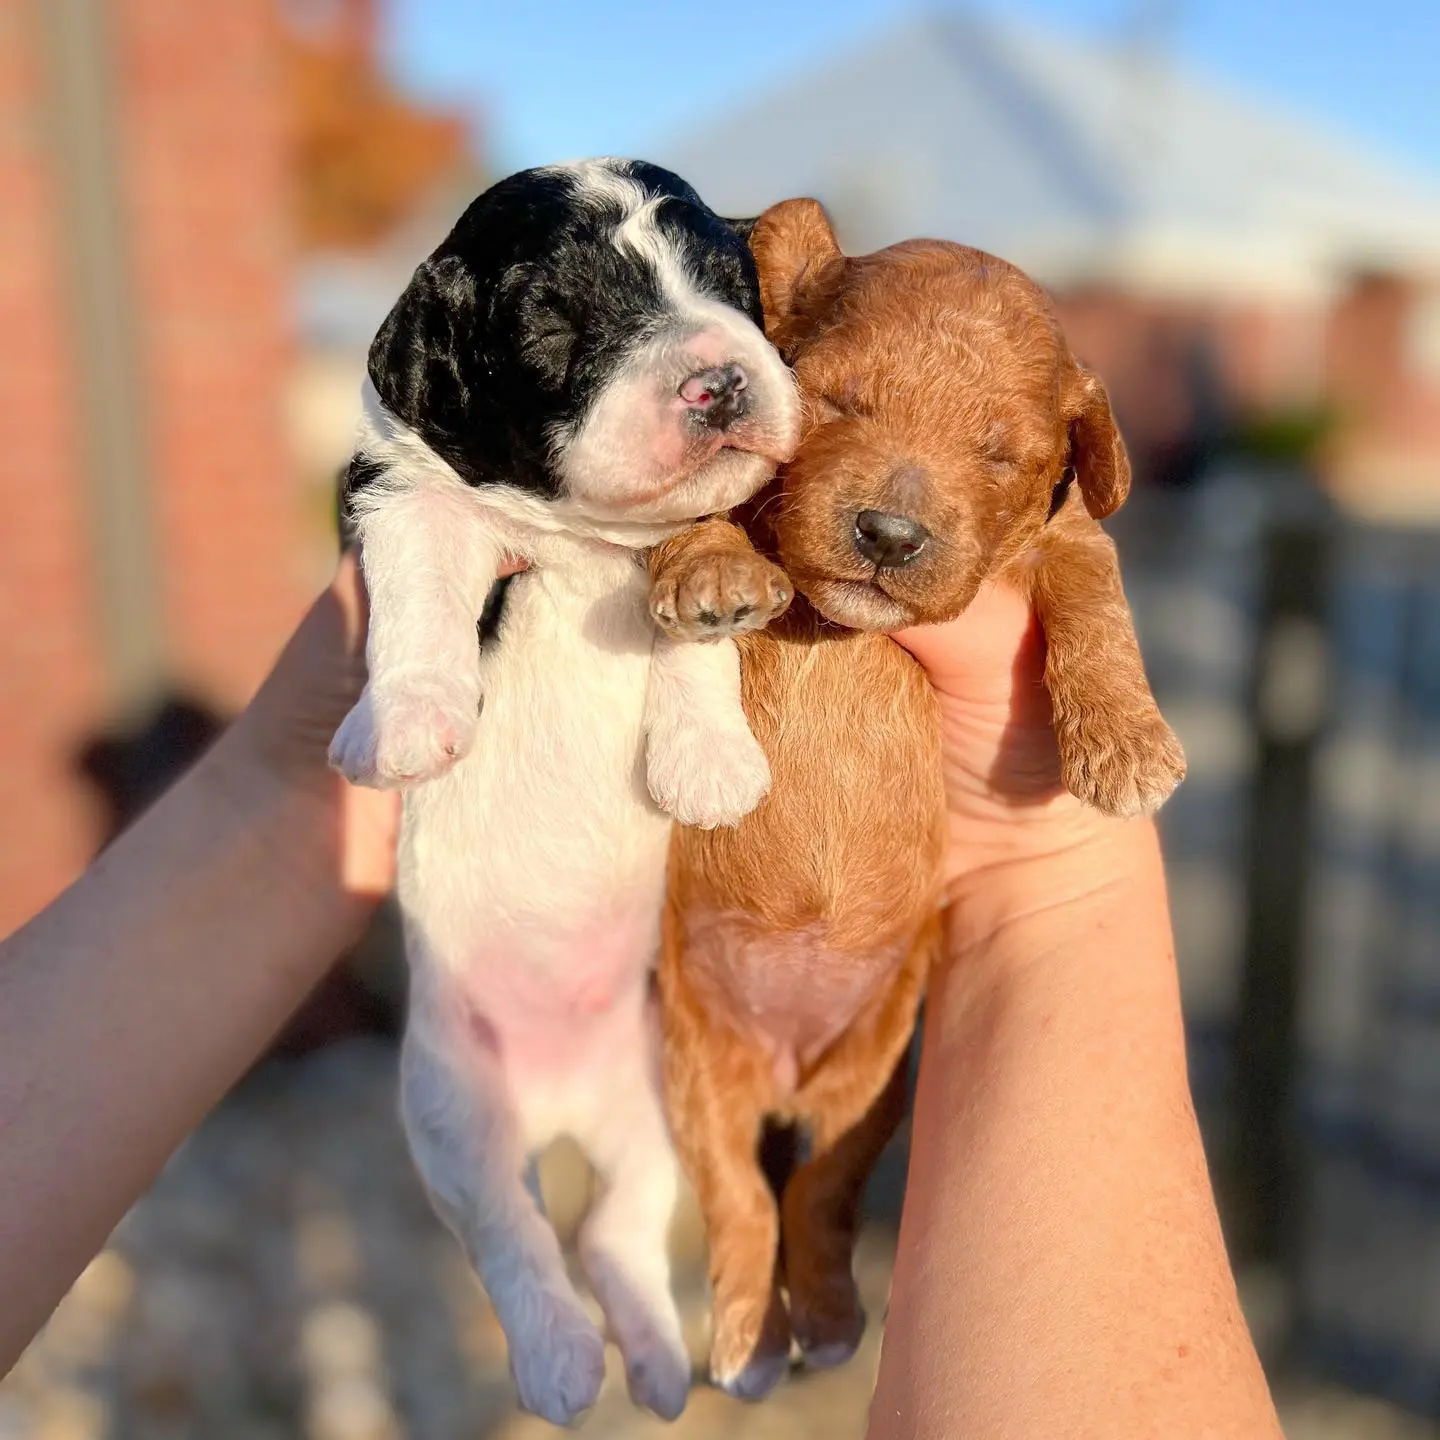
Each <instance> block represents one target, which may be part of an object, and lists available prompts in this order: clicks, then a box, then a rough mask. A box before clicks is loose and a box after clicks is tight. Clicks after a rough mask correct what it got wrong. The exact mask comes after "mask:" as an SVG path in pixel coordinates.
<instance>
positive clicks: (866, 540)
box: [855, 510, 930, 570]
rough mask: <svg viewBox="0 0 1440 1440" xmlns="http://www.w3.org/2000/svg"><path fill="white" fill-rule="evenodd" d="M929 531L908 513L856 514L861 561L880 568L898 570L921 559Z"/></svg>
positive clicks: (856, 537) (862, 512) (867, 512)
mask: <svg viewBox="0 0 1440 1440" xmlns="http://www.w3.org/2000/svg"><path fill="white" fill-rule="evenodd" d="M929 541H930V532H929V531H928V530H927V529H926V528H925V527H924V526H923V525H922V524H921V523H920V522H919V521H918V520H912V519H911V518H910V517H909V516H908V515H891V514H890V513H889V512H888V511H886V510H862V511H861V512H860V513H859V514H858V515H857V516H856V517H855V549H856V551H857V553H858V554H859V555H860V558H861V559H862V560H865V561H866V562H868V563H869V564H871V565H874V566H876V567H878V568H879V569H881V570H899V569H901V568H902V567H904V566H906V565H909V564H910V563H911V562H912V561H913V560H916V559H918V558H919V555H920V552H921V551H922V550H924V548H925V546H926V545H927V544H928V543H929Z"/></svg>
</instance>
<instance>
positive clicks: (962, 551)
mask: <svg viewBox="0 0 1440 1440" xmlns="http://www.w3.org/2000/svg"><path fill="white" fill-rule="evenodd" d="M751 246H752V249H753V251H754V254H755V258H756V261H757V262H758V265H759V270H760V278H761V289H762V296H763V300H764V306H765V316H766V328H767V334H768V336H769V338H770V339H771V340H772V341H773V342H774V343H775V344H776V345H777V346H778V347H779V349H780V351H781V353H782V354H783V355H784V356H785V357H786V359H787V360H788V361H789V362H790V363H791V364H792V365H793V366H794V368H795V373H796V375H797V377H798V379H799V381H800V386H801V390H802V392H803V395H804V401H805V410H806V422H805V428H804V433H803V438H802V440H801V444H800V448H799V452H798V453H797V455H796V457H795V459H794V460H793V461H792V462H791V463H790V464H789V465H788V466H786V467H785V468H784V469H783V470H782V472H781V473H780V475H779V477H778V478H777V480H776V482H775V484H774V485H773V486H772V487H771V488H770V489H769V490H768V491H766V492H763V493H762V494H761V496H760V497H758V498H757V500H756V501H754V502H752V504H751V505H750V507H749V508H748V509H747V510H746V511H744V512H742V513H741V514H739V515H738V516H737V518H738V519H739V520H740V521H741V523H742V524H743V525H744V527H745V529H744V531H741V530H739V529H737V528H736V527H735V526H733V525H729V524H726V523H724V522H720V521H716V522H712V523H711V524H709V525H706V526H702V527H700V528H699V529H698V530H695V531H691V532H689V533H687V535H685V536H683V537H680V538H679V539H677V540H674V541H672V542H670V544H669V545H667V546H665V547H663V548H662V549H661V550H660V551H658V552H657V553H656V554H655V556H654V557H653V559H652V576H653V577H654V590H653V592H652V610H653V612H654V614H655V616H656V619H657V621H658V622H659V623H660V624H661V625H662V626H663V627H664V628H666V629H668V630H670V631H671V632H672V633H674V634H677V635H681V636H688V637H691V638H694V637H697V636H704V635H705V634H707V633H709V631H708V629H707V621H713V616H714V615H715V614H717V613H719V612H720V611H722V610H724V609H726V608H733V607H727V606H726V604H725V603H724V600H725V597H723V596H718V595H717V594H716V590H717V586H718V585H719V583H720V581H719V577H720V576H721V575H722V573H724V569H723V567H722V566H721V565H720V564H718V563H717V562H718V561H719V560H720V558H721V557H726V558H727V559H728V560H730V561H738V560H739V557H740V556H741V555H742V554H744V553H745V552H746V551H748V550H749V548H750V543H751V542H752V541H753V543H754V546H755V548H756V549H757V550H758V551H760V552H761V556H768V557H771V558H772V559H773V560H774V561H777V562H778V563H779V564H780V565H782V566H783V567H784V569H785V570H786V571H787V572H788V574H789V577H790V579H791V580H792V581H793V583H794V586H795V588H796V591H797V596H796V600H795V603H794V604H793V606H792V607H791V608H790V610H789V612H788V613H787V614H786V615H785V616H784V617H783V618H781V619H779V620H777V621H776V622H774V623H773V624H772V625H771V626H770V628H769V629H768V630H765V631H761V632H757V633H754V634H749V635H746V636H744V637H743V638H742V639H741V641H740V644H741V650H742V670H743V687H744V703H745V709H746V712H747V714H748V716H749V719H750V723H751V726H752V728H753V729H754V732H755V735H756V737H757V739H758V740H759V741H760V743H761V745H762V746H763V747H764V748H765V751H766V753H767V755H768V757H769V761H770V767H771V773H772V777H773V780H772V786H771V790H770V793H769V795H768V797H767V798H766V799H765V800H764V801H763V802H762V803H761V805H760V806H759V808H758V809H756V810H755V811H754V812H752V813H751V814H750V815H749V816H748V817H747V818H746V819H744V820H742V821H741V822H740V824H739V825H738V826H736V827H734V828H733V829H719V830H711V831H703V830H685V831H680V832H677V836H676V840H675V843H674V849H673V852H672V876H671V886H670V894H669V912H668V915H667V920H666V935H665V945H664V950H663V954H662V958H661V964H660V991H661V999H662V1014H663V1019H664V1026H665V1031H666V1045H665V1055H666V1086H667V1103H668V1106H669V1110H670V1116H671V1121H672V1128H673V1131H674V1134H675V1138H676V1142H677V1145H678V1147H679V1150H680V1153H681V1157H682V1159H683V1161H684V1163H685V1165H686V1168H687V1170H688V1171H689V1174H690V1177H691V1180H692V1182H693V1183H694V1185H695V1188H696V1190H697V1193H698V1196H699V1200H700V1204H701V1207H702V1209H703V1211H704V1215H705V1220H706V1225H707V1230H708V1235H709V1243H710V1271H711V1279H712V1283H713V1288H714V1339H713V1345H712V1351H711V1373H712V1376H713V1378H714V1379H715V1381H716V1382H717V1383H718V1384H720V1385H722V1386H724V1387H725V1388H726V1389H727V1390H729V1391H731V1392H732V1393H735V1394H738V1395H743V1396H746V1397H750V1398H754V1397H758V1396H759V1395H762V1394H764V1393H765V1392H766V1391H767V1390H768V1389H769V1388H770V1387H771V1386H772V1385H774V1383H775V1382H776V1380H778V1379H779V1377H780V1376H781V1374H782V1373H783V1372H784V1369H785V1367H786V1365H787V1359H788V1354H789V1349H790V1340H791V1336H792V1334H793V1336H794V1337H795V1339H796V1340H798V1342H799V1345H800V1348H801V1350H802V1352H803V1354H804V1355H805V1357H806V1359H807V1361H808V1362H809V1363H811V1364H814V1365H817V1366H826V1365H833V1364H836V1363H838V1362H840V1361H842V1360H844V1359H845V1358H847V1357H848V1356H849V1355H850V1354H851V1353H852V1352H853V1351H854V1349H855V1347H856V1345H857V1344H858V1342H859V1339H860V1336H861V1334H862V1332H863V1329H864V1316H863V1314H862V1312H861V1310H860V1307H859V1303H858V1300H857V1296H856V1291H855V1286H854V1282H853V1279H852V1275H851V1259H852V1248H853V1242H854V1236H855V1226H856V1219H857V1211H858V1206H859V1202H860V1198H861V1195H862V1192H863V1189H864V1185H865V1181H866V1179H867V1178H868V1176H869V1174H870V1172H871V1169H872V1168H873V1166H874V1163H875V1161H876V1159H877V1158H878V1155H879V1153H880V1151H881V1149H882V1148H883V1147H884V1145H885V1143H886V1141H887V1140H888V1139H889V1138H890V1136H891V1135H892V1134H893V1133H894V1130H895V1128H896V1126H897V1124H898V1123H899V1121H900V1119H901V1117H902V1115H903V1110H904V1104H905V1075H904V1066H903V1060H904V1056H905V1053H906V1049H907V1045H908V1042H909V1039H910V1036H911V1033H912V1031H913V1028H914V1024H915V1016H916V1008H917V1005H918V1003H919V999H920V995H921V991H922V988H923V985H924V981H925V975H926V971H927V967H928V965H929V963H930V958H931V955H932V952H933V949H934V946H935V942H936V938H937V934H938V929H939V922H938V907H939V903H940V895H939V873H940V859H941V846H942V835H943V797H942V794H941V782H940V754H939V731H938V717H937V711H936V706H935V701H934V698H933V696H932V694H931V691H930V688H929V686H928V684H927V682H926V679H925V676H924V674H923V672H922V671H921V670H920V668H919V667H918V666H917V665H916V663H915V662H914V661H913V660H912V659H911V658H910V656H909V655H908V654H907V653H906V652H905V651H904V650H902V649H901V648H900V647H899V646H897V645H896V644H895V643H894V642H893V641H892V640H890V639H889V638H888V636H887V635H886V634H885V633H884V632H885V631H887V630H892V629H895V628H898V627H900V626H904V625H912V624H916V623H927V622H933V621H940V620H944V619H948V618H950V617H953V616H955V615H957V614H959V613H960V612H961V611H962V610H964V609H965V607H966V606H967V605H968V604H969V602H970V600H971V599H972V598H973V597H974V595H975V593H976V591H977V589H978V588H979V587H980V585H981V584H982V582H984V581H986V580H987V579H991V578H1001V579H1003V580H1005V581H1008V582H1009V583H1011V584H1014V585H1016V586H1019V587H1021V588H1023V589H1024V590H1025V591H1027V592H1028V593H1029V595H1030V596H1031V597H1032V598H1033V601H1034V604H1035V608H1036V611H1037V613H1038V615H1039V617H1040V620H1041V623H1042V624H1043V626H1044V629H1045V635H1046V641H1047V659H1046V672H1045V678H1046V684H1047V686H1048V688H1049V692H1050V697H1051V701H1052V706H1053V710H1054V718H1055V728H1056V733H1057V736H1058V739H1059V745H1060V754H1061V762H1062V770H1063V775H1064V779H1065V783H1066V784H1067V785H1068V786H1069V788H1070V789H1071V790H1072V791H1073V792H1074V793H1075V794H1076V795H1078V796H1080V797H1081V798H1082V799H1084V800H1087V801H1089V802H1090V803H1091V804H1093V805H1095V806H1097V807H1099V808H1100V809H1101V810H1103V811H1105V812H1107V813H1109V814H1114V815H1133V814H1138V813H1141V812H1145V811H1149V810H1153V809H1155V808H1156V807H1157V806H1159V805H1160V803H1161V802H1162V801H1163V800H1164V799H1165V797H1166V796H1167V795H1169V793H1170V791H1171V790H1172V789H1173V788H1174V786H1175V785H1176V784H1177V783H1178V781H1179V780H1180V778H1181V776H1182V775H1183V773H1184V760H1183V757H1182V755H1181V752H1180V747H1179V745H1178V744H1177V742H1176V740H1175V737H1174V735H1173V734H1172V733H1171V731H1170V729H1169V727H1168V726H1167V725H1166V724H1165V721H1164V720H1163V719H1162V718H1161V716H1160V712H1159V710H1158V709H1157V708H1156V705H1155V701H1154V699H1153V697H1152V695H1151V693H1150V688H1149V685H1148V684H1147V682H1146V678H1145V672H1144V668H1143V666H1142V663H1141V659H1140V653H1139V649H1138V647H1137V645H1136V641H1135V633H1134V629H1133V626H1132V623H1131V619H1130V613H1129V609H1128V607H1127V605H1126V602H1125V597H1124V593H1123V591H1122V588H1121V583H1120V572H1119V569H1118V566H1117V563H1116V557H1115V550H1114V547H1113V546H1112V544H1111V542H1110V540H1109V539H1108V538H1107V537H1106V535H1105V534H1104V532H1103V531H1102V530H1101V528H1100V525H1099V523H1098V521H1099V519H1100V518H1101V517H1102V516H1105V515H1108V514H1109V513H1110V512H1111V511H1112V510H1114V509H1115V508H1116V507H1117V506H1118V505H1119V504H1120V503H1121V502H1122V501H1123V500H1124V498H1125V495H1126V491H1127V489H1128V487H1129V480H1130V469H1129V463H1128V461H1127V458H1126V455H1125V449H1124V445H1123V444H1122V442H1121V439H1120V435H1119V432H1118V431H1117V429H1116V426H1115V421H1114V419H1113V417H1112V415H1111V411H1110V404H1109V401H1108V399H1107V397H1106V393H1105V387H1104V386H1103V385H1102V384H1101V382H1100V380H1099V379H1098V378H1097V377H1096V376H1094V375H1093V374H1091V373H1090V372H1088V371H1087V370H1085V369H1084V368H1083V367H1082V366H1081V365H1079V364H1078V363H1077V362H1076V361H1075V359H1074V358H1073V357H1072V355H1071V354H1070V351H1069V349H1068V348H1067V346H1066V343H1065V339H1064V337H1063V335H1062V334H1061V331H1060V327H1059V325H1058V323H1057V321H1056V318H1055V315H1054V312H1053V310H1052V308H1051V305H1050V303H1049V301H1048V300H1047V298H1046V297H1045V295H1044V293H1043V292H1042V291H1041V290H1040V288H1039V287H1038V286H1036V285H1035V284H1034V283H1033V282H1032V281H1030V280H1029V279H1028V278H1027V277H1026V276H1025V275H1023V274H1022V273H1021V272H1020V271H1018V270H1017V269H1015V268H1014V267H1013V266H1011V265H1008V264H1006V263H1005V262H1004V261H1002V260H997V259H995V258H994V257H993V256H989V255H985V254H982V253H981V252H979V251H976V250H971V249H967V248H965V247H963V246H960V245H953V244H946V243H941V242H937V241H913V242H909V243H906V244H902V245H896V246H893V247H891V248H890V249H888V250H883V251H880V252H879V253H877V254H874V255H867V256H863V257H858V258H847V257H844V256H842V255H841V253H840V251H839V248H838V247H837V245H836V242H835V238H834V235H833V233H832V231H831V228H830V225H829V222H828V221H827V219H826V216H825V213H824V211H823V210H822V209H821V207H820V206H819V205H817V204H816V203H815V202H814V201H809V200H794V201H787V202H785V203H784V204H781V205H778V206H775V207H774V208H773V209H771V210H769V211H767V212H766V214H765V215H764V216H762V217H761V219H760V220H759V221H758V222H757V224H756V227H755V230H754V233H753V235H752V237H751ZM747 534H748V539H747ZM756 564H757V567H759V569H758V572H757V578H756V580H755V581H754V583H753V586H752V588H754V589H756V591H757V593H763V588H764V586H763V582H762V579H761V578H759V575H760V574H762V573H763V572H764V571H767V570H768V563H767V562H766V561H764V560H763V559H760V558H759V557H757V561H756ZM730 573H731V574H743V573H744V566H743V565H741V566H740V567H739V569H738V570H731V571H730ZM771 1119H778V1120H781V1121H790V1122H794V1123H796V1124H797V1126H798V1127H799V1129H800V1131H801V1133H802V1134H803V1136H804V1138H805V1145H804V1147H803V1149H802V1156H801V1160H800V1163H799V1164H798V1165H796V1166H795V1167H794V1169H793V1171H792V1173H791V1175H790V1177H789V1179H788V1183H786V1184H785V1186H784V1189H783V1194H782V1198H781V1199H780V1201H779V1203H778V1204H777V1202H776V1200H775V1198H774V1195H773V1193H772V1190H771V1188H770V1186H769V1184H768V1183H767V1181H766V1178H765V1175H764V1173H763V1172H762V1169H761V1166H760V1163H759V1161H758V1159H757V1145H758V1142H759V1139H760V1136H761V1132H762V1128H763V1126H764V1124H765V1122H766V1121H767V1120H771ZM782 1239H783V1244H782ZM787 1297H788V1310H787V1305H786V1303H785V1302H786V1298H787Z"/></svg>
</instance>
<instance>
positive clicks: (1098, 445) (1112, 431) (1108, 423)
mask: <svg viewBox="0 0 1440 1440" xmlns="http://www.w3.org/2000/svg"><path fill="white" fill-rule="evenodd" d="M1075 377H1076V378H1075V387H1074V390H1073V392H1072V399H1071V407H1070V416H1071V418H1070V464H1071V465H1072V466H1073V467H1074V469H1075V478H1076V479H1077V480H1078V481H1079V482H1080V494H1081V495H1082V496H1083V497H1084V500H1085V508H1086V509H1087V510H1088V511H1089V512H1090V513H1091V515H1093V516H1094V517H1095V519H1097V520H1103V519H1104V518H1105V517H1106V516H1107V515H1109V514H1111V513H1112V512H1114V511H1116V510H1118V509H1119V508H1120V507H1121V506H1122V505H1123V504H1124V503H1125V497H1126V496H1127V495H1128V494H1129V493H1130V457H1129V456H1128V455H1127V454H1126V453H1125V442H1124V440H1122V439H1121V438H1120V428H1119V426H1117V425H1116V423H1115V416H1114V414H1113V413H1112V412H1111V410H1110V397H1109V395H1108V394H1106V391H1105V385H1104V382H1103V381H1101V379H1100V377H1099V376H1098V375H1095V374H1093V373H1092V372H1091V371H1089V370H1086V369H1083V368H1082V367H1081V366H1079V365H1077V366H1076V367H1075Z"/></svg>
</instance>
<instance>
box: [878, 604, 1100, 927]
mask: <svg viewBox="0 0 1440 1440" xmlns="http://www.w3.org/2000/svg"><path fill="white" fill-rule="evenodd" d="M894 638H895V639H896V640H897V641H899V643H900V644H902V645H903V646H905V648H906V649H907V650H909V651H910V653H911V654H912V655H914V656H915V658H916V659H917V660H918V661H919V662H920V663H921V664H922V665H923V666H924V667H925V669H926V672H927V673H928V675H929V677H930V683H931V685H932V686H933V687H934V689H935V692H936V696H937V698H938V700H939V702H940V716H941V742H942V764H943V766H944V778H945V800H946V806H947V809H948V812H949V840H948V846H947V854H946V869H945V886H946V894H947V896H948V897H949V898H950V899H951V900H952V901H953V900H955V899H957V898H961V897H962V896H963V895H968V894H970V893H971V892H972V891H973V890H975V889H976V887H977V886H979V887H992V888H993V887H994V886H995V885H997V884H1003V882H1005V881H1007V880H1008V879H1010V878H1011V877H1012V876H1014V875H1015V874H1016V873H1017V872H1018V871H1019V870H1020V869H1023V868H1025V867H1026V866H1027V865H1028V864H1029V862H1032V861H1039V860H1044V859H1046V858H1048V857H1053V856H1056V855H1058V854H1063V853H1068V852H1074V851H1076V850H1077V848H1079V849H1083V850H1085V851H1086V853H1087V854H1088V853H1090V850H1089V847H1093V846H1104V845H1105V843H1106V842H1107V841H1108V840H1109V839H1110V838H1111V837H1113V836H1114V835H1115V834H1116V833H1118V830H1123V829H1125V828H1126V822H1120V821H1114V820H1110V819H1107V818H1106V817H1105V816H1103V815H1101V814H1100V813H1099V812H1098V811H1096V810H1093V809H1091V808H1090V807H1089V806H1087V805H1084V804H1082V803H1081V802H1080V801H1079V800H1077V799H1076V798H1075V797H1074V796H1073V795H1071V794H1070V793H1069V792H1068V791H1067V790H1066V789H1065V786H1064V782H1063V781H1062V780H1061V777H1060V755H1059V750H1058V748H1057V746H1056V742H1055V732H1054V729H1053V727H1052V725H1051V711H1050V697H1049V694H1048V692H1047V691H1046V689H1045V637H1044V634H1043V632H1042V630H1041V628H1040V625H1039V622H1038V621H1037V620H1036V618H1035V615H1034V613H1033V611H1032V610H1031V607H1030V603H1029V601H1028V600H1027V599H1026V598H1025V597H1024V596H1023V595H1021V594H1020V593H1019V592H1018V591H1017V590H1015V589H1013V588H1011V587H1009V586H1003V585H987V586H986V587H984V588H983V589H982V590H981V591H980V593H979V594H978V595H977V596H976V597H975V599H974V600H973V601H972V602H971V604H970V606H969V607H968V608H967V609H966V611H965V613H964V614H963V615H961V616H960V617H959V618H958V619H956V620H952V621H949V622H948V623H946V624H943V625H928V626H917V627H914V628H911V629H908V630H902V631H898V632H896V634H895V637H894ZM1037 898H1038V899H1043V896H1041V897H1037Z"/></svg>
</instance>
